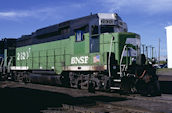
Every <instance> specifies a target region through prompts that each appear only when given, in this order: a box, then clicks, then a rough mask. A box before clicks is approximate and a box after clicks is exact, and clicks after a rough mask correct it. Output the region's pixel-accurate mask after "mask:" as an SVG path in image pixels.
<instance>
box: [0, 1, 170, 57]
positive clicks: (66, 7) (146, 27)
mask: <svg viewBox="0 0 172 113" xmlns="http://www.w3.org/2000/svg"><path fill="white" fill-rule="evenodd" d="M90 12H92V13H112V12H115V13H118V14H119V16H121V18H122V19H123V20H124V21H125V22H126V23H127V24H128V30H129V31H130V32H135V33H138V34H140V35H141V38H142V39H141V41H142V43H143V44H146V45H152V46H154V47H156V48H158V39H159V38H160V40H161V54H162V56H166V32H165V29H164V27H166V26H168V25H172V0H27V1H26V0H0V38H4V37H7V38H8V37H10V38H17V37H20V36H21V35H24V34H30V33H31V32H33V31H35V30H36V29H38V28H41V27H46V26H48V25H52V24H56V23H59V22H62V21H65V20H68V19H74V18H77V17H82V16H86V15H89V14H90ZM156 52H157V53H158V51H156Z"/></svg>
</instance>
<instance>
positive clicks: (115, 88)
mask: <svg viewBox="0 0 172 113" xmlns="http://www.w3.org/2000/svg"><path fill="white" fill-rule="evenodd" d="M110 89H113V90H119V89H120V87H110Z"/></svg>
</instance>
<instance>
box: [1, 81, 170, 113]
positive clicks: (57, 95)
mask: <svg viewBox="0 0 172 113" xmlns="http://www.w3.org/2000/svg"><path fill="white" fill-rule="evenodd" d="M0 97H1V99H0V102H1V104H0V112H2V113H39V112H43V113H172V107H171V106H172V95H171V94H162V96H158V97H143V96H140V95H138V94H133V95H119V94H118V93H106V92H98V91H97V92H96V93H95V94H94V93H88V92H87V90H78V89H72V88H63V87H56V86H48V85H39V84H30V83H29V84H24V83H16V82H1V81H0Z"/></svg>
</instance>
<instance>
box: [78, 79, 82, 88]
mask: <svg viewBox="0 0 172 113" xmlns="http://www.w3.org/2000/svg"><path fill="white" fill-rule="evenodd" d="M77 88H78V89H81V80H79V81H78V83H77Z"/></svg>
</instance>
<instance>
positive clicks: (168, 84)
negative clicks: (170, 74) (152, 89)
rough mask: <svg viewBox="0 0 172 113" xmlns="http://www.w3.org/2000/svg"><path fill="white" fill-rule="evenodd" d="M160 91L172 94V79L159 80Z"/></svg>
mask: <svg viewBox="0 0 172 113" xmlns="http://www.w3.org/2000/svg"><path fill="white" fill-rule="evenodd" d="M159 83H160V88H161V92H162V93H164V94H172V81H160V82H159Z"/></svg>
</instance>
